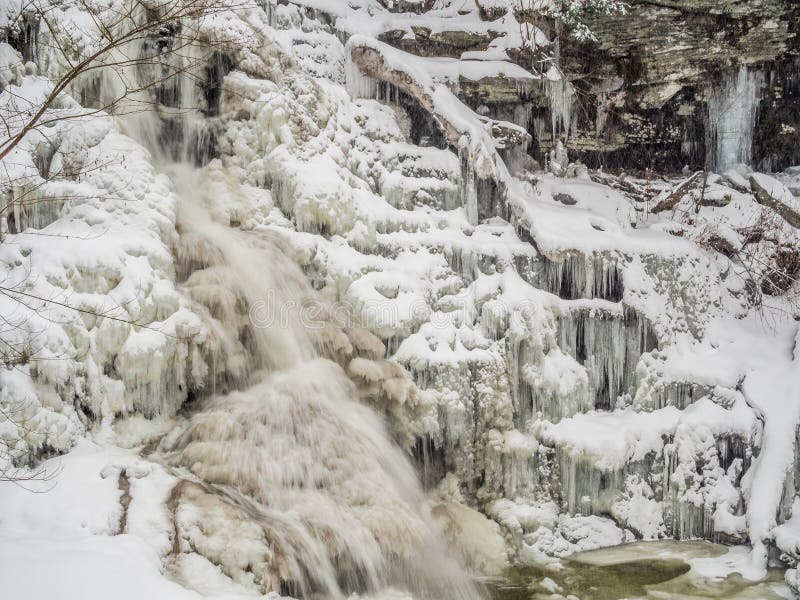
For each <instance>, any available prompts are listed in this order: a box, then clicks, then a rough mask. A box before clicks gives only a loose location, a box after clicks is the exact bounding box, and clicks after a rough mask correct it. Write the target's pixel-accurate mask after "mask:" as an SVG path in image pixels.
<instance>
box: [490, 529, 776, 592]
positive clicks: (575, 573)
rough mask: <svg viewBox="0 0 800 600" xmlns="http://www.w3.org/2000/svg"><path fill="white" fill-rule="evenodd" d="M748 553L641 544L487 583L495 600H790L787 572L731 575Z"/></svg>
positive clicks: (517, 571)
mask: <svg viewBox="0 0 800 600" xmlns="http://www.w3.org/2000/svg"><path fill="white" fill-rule="evenodd" d="M745 555H746V549H744V548H727V547H725V546H720V545H717V544H712V543H709V542H703V541H690V542H675V541H656V542H636V543H633V544H625V545H622V546H615V547H612V548H603V549H600V550H592V551H588V552H582V553H579V554H575V555H573V556H571V557H569V558H565V559H563V560H562V561H561V563H560V566H526V567H519V568H512V569H509V570H508V571H507V572H506V573H505V574H504V577H502V578H498V579H494V580H491V581H488V582H487V586H488V587H489V590H490V592H491V596H492V598H493V599H494V600H544V599H547V600H559V599H564V598H569V599H570V600H573V599H578V600H622V599H642V598H646V599H648V600H649V599H654V600H693V599H704V598H725V599H726V600H739V599H741V600H746V599H747V600H775V599H780V598H791V597H792V596H791V594H790V593H789V590H788V588H787V586H786V584H785V583H784V580H783V570H781V569H770V570H769V573H768V575H767V577H766V579H764V580H762V581H758V582H753V581H748V580H745V579H744V578H742V576H741V575H739V574H736V573H733V574H731V573H730V570H731V569H730V568H729V567H728V566H727V565H728V564H729V563H731V562H734V561H736V560H741V559H743V558H744V557H745Z"/></svg>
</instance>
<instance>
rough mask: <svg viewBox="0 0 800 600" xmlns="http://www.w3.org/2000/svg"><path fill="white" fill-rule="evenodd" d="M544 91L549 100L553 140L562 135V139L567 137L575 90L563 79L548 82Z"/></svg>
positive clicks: (570, 123) (570, 124)
mask: <svg viewBox="0 0 800 600" xmlns="http://www.w3.org/2000/svg"><path fill="white" fill-rule="evenodd" d="M545 89H546V90H547V97H548V99H549V100H550V127H551V131H552V135H553V139H556V138H557V137H559V136H561V135H562V134H563V136H564V137H569V134H570V128H571V126H572V107H573V104H574V102H575V88H574V87H573V86H572V84H571V83H570V82H569V81H567V80H565V79H555V80H549V81H548V82H547V87H546V88H545Z"/></svg>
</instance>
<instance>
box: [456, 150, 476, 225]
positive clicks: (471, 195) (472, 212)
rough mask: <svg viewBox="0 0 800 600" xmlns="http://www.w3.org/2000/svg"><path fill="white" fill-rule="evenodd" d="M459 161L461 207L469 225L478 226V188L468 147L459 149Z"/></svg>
mask: <svg viewBox="0 0 800 600" xmlns="http://www.w3.org/2000/svg"><path fill="white" fill-rule="evenodd" d="M459 157H460V159H461V205H462V206H463V207H464V211H465V212H466V214H467V221H468V222H469V223H470V224H471V225H477V224H478V186H477V183H476V181H475V178H476V174H475V165H474V164H473V158H472V155H471V153H470V151H469V148H468V146H466V145H463V146H462V147H461V148H459Z"/></svg>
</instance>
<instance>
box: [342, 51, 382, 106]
mask: <svg viewBox="0 0 800 600" xmlns="http://www.w3.org/2000/svg"><path fill="white" fill-rule="evenodd" d="M344 76H345V84H346V86H347V91H348V93H349V94H350V95H351V96H352V97H353V98H368V99H375V98H377V97H378V88H379V86H378V80H377V79H373V78H372V77H367V76H366V75H363V74H362V73H361V69H359V68H358V65H356V64H355V63H353V58H352V56H350V53H349V52H345V61H344Z"/></svg>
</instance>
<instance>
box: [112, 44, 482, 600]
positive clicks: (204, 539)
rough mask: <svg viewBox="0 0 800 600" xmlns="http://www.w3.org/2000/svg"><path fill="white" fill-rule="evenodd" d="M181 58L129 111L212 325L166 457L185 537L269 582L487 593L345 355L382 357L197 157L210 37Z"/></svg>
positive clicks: (245, 574) (465, 596)
mask: <svg viewBox="0 0 800 600" xmlns="http://www.w3.org/2000/svg"><path fill="white" fill-rule="evenodd" d="M147 51H148V49H147V48H146V47H142V48H140V49H139V52H143V53H146V52H147ZM183 60H184V61H185V62H184V63H183V64H182V65H179V68H176V69H175V72H176V73H178V75H177V76H176V77H175V79H174V80H168V81H167V82H166V83H165V84H164V85H163V86H162V88H164V89H167V90H169V91H170V92H169V93H161V94H159V95H158V98H159V99H163V98H165V97H166V98H168V99H169V100H170V102H169V103H170V104H171V106H168V107H162V108H163V110H160V111H159V113H160V114H159V116H158V118H157V121H156V122H153V121H147V122H142V121H141V119H139V120H130V119H128V120H127V121H125V125H126V126H127V127H128V130H129V131H130V132H131V133H132V134H133V135H135V136H136V137H137V138H139V139H140V140H141V141H142V142H143V143H145V144H146V145H148V147H149V148H150V149H151V152H152V153H153V154H154V155H155V156H158V157H161V160H162V161H163V162H164V163H165V166H164V167H163V172H164V173H165V174H167V175H168V176H169V177H170V179H171V181H172V184H173V187H174V188H175V190H176V192H177V194H178V196H179V217H178V227H179V229H180V232H181V240H180V242H179V244H178V248H177V259H178V271H179V278H180V279H181V280H183V286H184V288H185V289H186V291H187V292H188V296H189V297H190V298H191V299H192V300H193V301H194V302H196V304H197V309H198V311H199V312H201V314H205V315H206V319H207V322H208V329H209V332H210V333H209V339H208V340H206V342H205V343H204V344H202V347H203V351H202V352H203V354H204V356H203V359H204V360H203V363H204V364H206V365H209V368H210V373H209V374H208V375H207V377H206V380H207V382H208V384H207V387H206V390H205V391H204V393H203V395H202V396H203V397H202V398H198V400H197V403H196V404H195V405H194V406H193V408H192V409H191V410H190V411H189V413H188V416H187V417H186V419H185V420H184V421H183V422H182V423H181V424H179V425H178V427H177V428H176V429H175V430H173V431H172V432H171V433H170V434H168V435H167V436H166V437H165V438H164V439H163V440H162V442H161V444H160V446H159V448H158V450H157V451H156V454H155V455H154V458H157V459H159V460H161V461H162V462H164V463H165V464H167V465H170V466H172V467H174V468H176V469H180V471H178V472H184V473H186V472H187V471H188V473H187V477H186V478H185V479H184V480H182V481H181V483H179V484H178V486H176V488H175V489H174V490H173V491H172V494H171V497H170V501H169V506H170V508H171V509H172V511H173V512H174V514H175V522H176V535H177V537H178V540H176V544H178V546H179V547H180V549H181V550H182V553H185V552H196V553H198V554H200V555H202V556H204V557H205V558H207V559H208V560H210V561H212V562H213V563H214V564H216V565H218V566H219V567H220V568H221V569H222V571H223V572H224V573H225V574H226V575H228V576H229V577H231V578H232V579H234V580H235V581H238V582H246V583H249V584H253V585H255V586H257V587H258V588H259V589H260V590H261V591H263V592H265V593H266V592H271V591H274V592H279V593H282V594H285V595H292V596H295V597H309V596H311V595H314V594H323V595H324V597H327V598H344V597H347V596H348V595H350V594H352V593H373V592H377V591H380V590H383V589H385V588H387V587H394V588H399V589H404V590H407V591H409V592H410V593H411V594H413V595H414V597H418V598H453V599H458V600H471V599H474V598H478V597H479V593H478V591H477V589H476V587H475V585H474V584H473V583H472V582H471V580H470V579H469V577H468V576H467V575H466V574H465V573H464V572H463V571H462V570H461V568H460V567H459V566H458V565H457V563H456V562H455V561H454V560H452V559H451V558H449V557H448V555H447V551H446V548H445V544H444V542H443V541H442V540H441V539H440V537H439V533H438V530H437V529H436V528H435V527H434V525H433V522H432V520H431V518H430V516H429V515H428V514H427V513H426V510H425V508H424V507H425V498H424V497H423V494H422V490H421V487H420V484H419V482H418V480H417V476H416V473H415V472H414V469H413V467H412V466H411V463H410V462H409V460H408V459H407V457H406V456H405V455H404V454H403V452H402V450H401V449H400V448H399V447H398V446H397V445H396V443H395V442H394V441H393V440H392V439H391V437H390V435H389V433H388V432H387V430H386V427H385V425H384V423H383V422H382V419H381V417H380V416H378V415H377V414H376V413H374V412H373V410H372V409H370V408H368V407H367V406H366V405H364V404H362V403H360V402H359V397H360V396H359V390H358V388H357V387H356V384H354V383H353V382H352V381H351V380H350V379H349V378H348V376H347V374H346V373H345V370H344V369H343V366H344V362H343V361H344V360H345V359H343V358H342V357H343V356H346V357H347V359H350V358H357V359H358V360H369V359H370V358H372V357H371V356H365V351H364V350H363V348H360V347H359V341H358V339H356V338H355V337H353V336H354V335H355V334H354V333H352V332H347V333H345V332H344V331H343V330H342V329H340V328H338V327H337V326H336V325H334V324H333V323H332V322H330V320H329V319H328V318H327V315H326V314H325V312H324V306H323V304H322V303H321V301H320V300H318V299H317V298H316V297H315V292H314V290H313V289H312V288H311V286H310V284H309V283H308V281H307V280H306V278H305V276H304V274H303V272H302V271H301V270H300V268H299V267H298V266H297V265H296V264H295V263H293V262H292V260H291V259H290V258H289V257H288V256H287V255H286V254H285V253H284V252H283V251H282V250H281V248H280V246H279V245H278V243H277V242H276V241H275V240H274V239H273V238H272V237H270V235H269V233H265V232H258V231H250V232H245V231H241V230H239V229H236V228H235V227H231V226H230V223H229V222H228V221H226V217H225V216H224V214H222V213H221V211H220V210H219V205H220V203H221V201H223V202H224V199H221V198H219V197H218V196H217V195H215V193H214V192H213V191H210V190H211V189H213V187H212V186H209V185H208V183H209V182H208V180H207V177H208V176H207V174H206V173H205V172H204V171H205V170H204V169H203V168H200V167H197V166H195V165H196V164H199V163H203V162H205V161H207V158H208V154H209V153H208V152H207V150H208V148H207V146H205V145H204V144H199V145H198V140H203V139H208V138H207V137H206V134H205V133H204V132H206V131H207V130H208V128H209V121H208V119H207V118H205V116H206V115H207V114H209V113H213V110H208V108H209V107H208V104H207V102H206V101H205V99H204V98H203V95H202V90H201V88H200V86H199V85H198V84H197V82H198V81H202V78H201V77H200V75H199V74H202V73H206V74H207V73H208V71H209V67H208V66H207V65H208V64H210V63H211V61H213V60H215V58H214V56H213V55H212V54H211V53H210V52H207V51H204V50H203V49H202V48H199V47H198V48H192V49H189V51H188V52H187V56H186V57H184V59H183ZM212 66H213V64H212ZM198 73H199V74H198ZM101 85H102V84H101ZM162 91H163V90H162ZM123 119H125V117H123ZM172 161H177V162H172ZM221 171H222V173H223V176H224V168H221ZM231 181H233V178H231ZM231 185H236V184H231ZM315 302H316V303H317V306H316V308H317V310H314V311H310V312H303V308H304V307H306V306H308V304H309V303H315ZM309 315H312V316H309ZM348 334H349V335H350V337H348ZM362 335H363V334H362ZM366 354H368V353H366ZM337 359H341V360H340V362H341V363H342V364H340V362H336V360H337ZM198 525H200V526H199V527H198ZM231 531H235V532H236V534H235V535H233V536H232V535H231ZM174 568H175V569H177V570H178V571H179V572H180V564H179V560H178V559H176V565H175V567H174Z"/></svg>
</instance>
